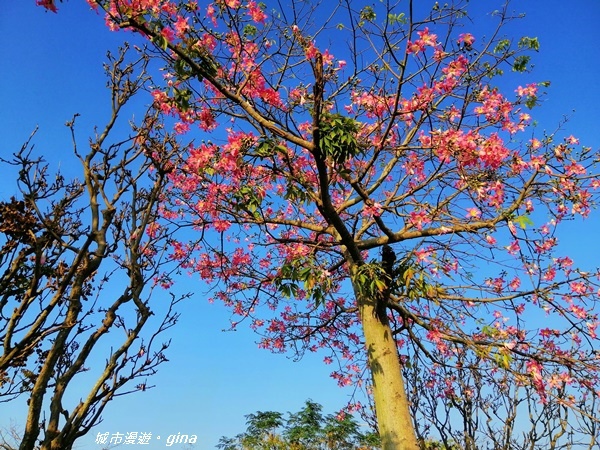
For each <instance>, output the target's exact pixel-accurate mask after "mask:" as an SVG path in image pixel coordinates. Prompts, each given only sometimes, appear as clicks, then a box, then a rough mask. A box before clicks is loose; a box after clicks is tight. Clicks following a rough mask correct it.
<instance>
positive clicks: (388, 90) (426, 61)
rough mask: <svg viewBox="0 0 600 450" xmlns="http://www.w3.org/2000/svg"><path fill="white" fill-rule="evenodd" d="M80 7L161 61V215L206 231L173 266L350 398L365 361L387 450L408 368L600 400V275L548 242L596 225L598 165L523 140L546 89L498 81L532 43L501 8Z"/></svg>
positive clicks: (554, 397)
mask: <svg viewBox="0 0 600 450" xmlns="http://www.w3.org/2000/svg"><path fill="white" fill-rule="evenodd" d="M43 3H44V4H45V5H46V7H51V8H54V2H51V1H44V2H43ZM89 3H90V4H91V5H92V7H93V8H96V9H101V10H104V11H105V13H106V20H107V24H108V26H109V27H111V28H112V29H114V30H119V29H127V30H132V31H134V32H137V33H139V34H141V35H142V36H144V37H146V38H147V39H148V40H150V41H151V42H152V43H153V44H154V45H155V51H153V52H152V55H154V56H155V57H157V58H158V59H159V60H160V61H162V62H163V63H164V65H165V67H164V68H165V73H164V83H159V84H157V85H156V89H155V90H154V91H153V93H152V95H153V100H154V104H155V105H156V107H157V108H159V109H160V110H161V111H162V113H163V114H165V115H168V116H172V117H173V118H174V120H173V121H174V124H173V127H174V129H175V131H176V132H177V133H179V134H180V135H181V139H182V140H183V139H188V140H189V143H188V144H187V146H186V147H185V148H186V151H185V152H184V153H182V154H181V155H180V156H179V158H178V159H177V160H174V161H173V163H174V167H173V170H172V171H171V172H170V173H169V177H170V182H171V185H170V189H169V191H168V195H167V197H168V199H166V201H168V208H165V210H164V217H165V218H167V219H169V220H173V221H177V222H179V223H182V224H183V223H186V224H188V225H189V227H190V228H192V229H193V230H196V233H195V234H194V236H193V238H191V239H189V240H181V241H180V242H176V243H175V244H174V251H173V255H172V256H173V258H174V259H176V260H180V261H181V262H182V263H183V265H184V266H185V267H186V268H187V269H189V270H190V271H192V272H196V273H198V274H199V275H200V276H201V277H202V278H203V279H204V280H206V281H209V282H212V283H214V285H215V291H214V293H215V294H214V298H215V299H218V300H220V301H222V302H224V304H225V305H227V306H228V307H231V308H232V311H233V314H234V315H235V316H237V317H238V318H237V319H235V320H234V323H233V326H236V325H237V323H238V322H239V321H246V322H249V324H250V326H251V327H252V328H254V329H256V331H257V332H259V333H260V334H262V336H263V337H262V340H261V343H260V345H261V346H262V347H264V348H267V349H270V350H273V351H288V350H291V351H294V352H296V353H297V354H298V355H301V354H302V353H303V352H304V351H306V350H309V351H316V350H319V349H323V350H324V351H326V352H329V353H328V354H327V355H326V357H325V362H327V363H331V362H333V361H334V360H335V361H337V362H338V367H339V370H336V371H334V373H333V376H334V377H335V378H337V379H338V381H339V383H340V384H341V385H346V384H353V383H359V384H360V383H362V382H363V375H364V368H365V367H368V369H369V371H370V374H371V379H370V381H369V382H368V384H369V386H368V389H369V390H370V392H371V393H372V396H373V400H374V404H375V409H376V415H377V424H378V427H379V432H380V435H381V440H382V445H383V448H384V449H415V448H417V447H418V440H417V438H416V436H415V433H414V427H413V419H414V420H416V417H412V416H413V414H414V413H415V412H416V410H413V411H412V413H411V409H410V405H409V402H408V401H407V396H406V390H405V386H404V379H403V377H402V370H401V369H402V367H407V366H408V365H412V364H420V365H421V364H423V365H429V366H431V365H432V364H435V365H436V366H437V367H443V368H445V369H447V370H440V371H437V372H436V371H433V372H432V373H431V376H430V377H429V378H428V383H429V384H430V386H431V387H436V388H438V389H439V387H440V386H447V387H448V389H441V390H440V392H441V394H440V395H441V396H446V397H449V396H451V393H452V384H453V381H452V380H453V378H452V376H450V374H453V373H454V374H458V373H460V370H461V369H463V368H465V367H468V368H469V369H470V370H475V371H476V373H477V374H478V377H481V378H478V380H483V381H481V382H484V383H486V384H487V385H489V386H500V387H501V386H502V385H503V384H504V383H506V382H507V380H509V381H511V382H514V383H515V385H516V386H520V387H523V389H526V390H527V391H528V392H535V393H536V395H537V397H538V400H539V401H541V402H542V403H547V402H558V403H560V404H561V405H564V406H566V407H569V408H573V409H574V410H577V401H575V400H573V399H577V398H583V397H585V396H590V395H595V394H594V393H595V392H597V390H598V387H599V382H600V380H599V379H598V369H599V368H600V359H599V358H598V356H597V354H596V353H595V352H594V348H593V347H594V345H595V344H596V343H597V335H596V330H597V326H598V317H597V311H596V301H597V300H598V273H590V272H584V271H580V270H579V269H577V268H576V266H575V265H574V262H573V261H572V260H571V258H569V256H568V255H565V254H562V253H561V252H560V250H559V249H558V248H557V242H558V239H557V234H556V233H557V227H558V226H559V225H560V224H561V223H562V222H563V221H564V220H566V219H570V218H573V217H576V216H581V217H586V216H588V215H589V214H590V211H591V209H592V207H593V205H594V199H595V197H596V196H597V193H598V188H599V187H600V181H599V179H598V177H597V175H596V174H595V172H594V170H595V166H596V164H597V162H598V155H597V154H595V153H594V152H592V151H591V149H590V148H587V147H584V146H582V145H580V143H579V141H578V139H577V138H575V137H573V136H566V135H565V136H563V135H561V134H560V133H558V132H557V133H554V134H543V135H539V132H538V131H536V130H535V129H534V128H532V127H531V123H532V119H531V116H530V114H529V112H528V111H529V109H531V108H533V107H534V106H536V104H537V103H538V97H539V96H540V95H541V92H540V90H541V88H543V87H546V86H547V84H546V83H529V84H527V83H523V82H521V83H520V85H519V84H518V82H516V84H515V85H514V87H512V88H511V89H509V90H508V91H506V92H505V93H503V92H502V91H501V89H500V88H499V85H500V83H501V82H502V83H503V85H506V83H507V81H506V80H504V79H502V78H499V76H500V75H502V74H503V72H504V71H506V70H511V71H512V72H516V73H520V72H526V71H527V68H528V65H529V56H528V55H527V52H528V51H531V50H538V46H539V44H538V42H537V40H536V39H535V38H531V37H523V38H520V39H512V38H510V37H507V36H505V35H503V31H502V27H503V25H505V24H506V23H507V22H508V21H509V20H511V18H512V16H511V13H510V9H509V7H508V5H504V6H500V8H499V9H498V10H497V11H495V12H494V14H493V16H492V18H493V19H494V21H495V22H494V25H493V27H492V28H490V29H489V30H488V32H487V33H486V35H485V36H483V35H481V36H474V35H473V34H471V33H469V32H468V30H466V29H465V28H464V24H465V23H466V22H465V19H466V18H467V17H468V10H467V2H461V1H456V2H453V3H450V4H446V5H444V6H443V7H442V6H440V4H439V3H437V2H436V3H435V5H434V6H433V7H431V9H430V10H424V9H423V8H424V7H423V5H421V4H419V5H417V4H416V2H414V3H413V2H412V1H407V2H400V3H398V4H394V5H391V4H389V3H382V4H379V5H377V6H363V5H362V4H361V5H357V4H356V3H352V2H343V1H340V2H331V3H328V4H318V5H316V4H314V3H313V2H290V3H289V4H288V3H286V4H283V3H281V2H279V3H277V2H274V3H272V4H271V3H269V4H264V3H257V2H255V1H252V0H251V1H242V0H216V1H215V2H207V3H203V4H201V5H200V4H199V3H198V2H196V1H183V0H181V1H176V0H89ZM490 23H491V22H490ZM197 130H199V131H197ZM225 131H226V133H225ZM199 132H201V133H199ZM198 134H200V135H201V136H208V135H209V134H210V136H211V140H210V141H209V140H200V139H199V138H198V137H196V136H197V135H198ZM542 321H543V322H542ZM542 323H543V324H542ZM465 365H467V366H465ZM565 389H567V390H568V391H569V392H570V393H571V394H570V396H565V395H563V394H562V392H563V391H564V390H565Z"/></svg>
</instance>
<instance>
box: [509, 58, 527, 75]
mask: <svg viewBox="0 0 600 450" xmlns="http://www.w3.org/2000/svg"><path fill="white" fill-rule="evenodd" d="M530 60H531V58H530V57H529V56H525V55H521V56H517V57H516V58H515V62H514V63H513V68H512V70H513V72H525V71H526V70H527V65H528V64H529V61H530Z"/></svg>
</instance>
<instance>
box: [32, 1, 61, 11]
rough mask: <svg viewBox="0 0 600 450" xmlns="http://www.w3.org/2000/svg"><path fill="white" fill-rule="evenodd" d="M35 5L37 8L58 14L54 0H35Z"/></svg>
mask: <svg viewBox="0 0 600 450" xmlns="http://www.w3.org/2000/svg"><path fill="white" fill-rule="evenodd" d="M35 4H36V5H37V6H41V7H43V8H46V9H47V10H48V11H52V12H53V13H56V12H58V8H57V7H56V5H55V4H54V0H35Z"/></svg>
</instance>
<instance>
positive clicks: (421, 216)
mask: <svg viewBox="0 0 600 450" xmlns="http://www.w3.org/2000/svg"><path fill="white" fill-rule="evenodd" d="M408 221H409V222H410V224H411V225H412V226H414V227H416V228H417V230H422V229H423V225H425V224H428V223H431V218H430V217H429V215H428V214H427V212H426V211H424V210H422V209H421V210H419V211H411V212H410V214H409V218H408Z"/></svg>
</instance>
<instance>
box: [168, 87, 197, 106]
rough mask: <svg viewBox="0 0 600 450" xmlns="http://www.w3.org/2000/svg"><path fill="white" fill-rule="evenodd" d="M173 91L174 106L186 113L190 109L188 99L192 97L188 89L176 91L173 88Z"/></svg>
mask: <svg viewBox="0 0 600 450" xmlns="http://www.w3.org/2000/svg"><path fill="white" fill-rule="evenodd" d="M173 89H174V91H175V96H174V100H175V104H176V105H177V107H178V108H179V109H180V110H181V111H187V110H188V109H189V108H190V98H191V97H192V91H190V90H189V89H187V88H185V89H178V88H173Z"/></svg>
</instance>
